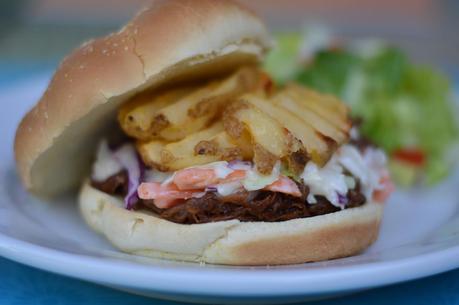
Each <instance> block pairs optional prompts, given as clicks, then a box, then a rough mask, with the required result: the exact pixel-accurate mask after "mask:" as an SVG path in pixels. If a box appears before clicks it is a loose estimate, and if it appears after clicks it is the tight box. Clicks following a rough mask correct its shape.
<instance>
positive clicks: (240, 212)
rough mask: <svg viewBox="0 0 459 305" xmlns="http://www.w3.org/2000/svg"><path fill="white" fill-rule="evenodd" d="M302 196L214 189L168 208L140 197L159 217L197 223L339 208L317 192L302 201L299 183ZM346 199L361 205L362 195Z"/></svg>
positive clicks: (309, 213) (293, 215) (298, 215)
mask: <svg viewBox="0 0 459 305" xmlns="http://www.w3.org/2000/svg"><path fill="white" fill-rule="evenodd" d="M300 189H302V193H303V196H302V197H300V198H299V197H293V196H290V195H287V194H283V193H276V192H269V191H258V192H246V191H243V192H239V193H236V194H233V195H230V196H227V197H219V196H218V195H217V194H216V193H207V194H206V195H204V196H203V197H201V198H191V199H188V200H187V201H185V202H184V203H183V204H179V205H177V206H175V207H172V208H169V209H158V208H157V207H156V206H155V205H154V204H153V201H152V200H145V201H142V205H143V207H146V208H147V209H151V210H153V211H154V212H156V213H157V214H158V215H159V216H160V217H161V218H164V219H167V220H169V221H172V222H175V223H181V224H197V223H207V222H215V221H222V220H230V219H238V220H240V221H267V222H276V221H285V220H290V219H295V218H305V217H313V216H318V215H324V214H329V213H333V212H337V211H340V210H341V209H340V208H338V207H336V206H334V205H332V204H331V203H330V202H329V201H328V200H327V199H326V198H325V197H322V196H317V197H316V199H317V203H314V204H309V203H308V202H307V201H306V197H307V194H308V192H309V190H308V188H307V186H305V185H303V184H301V188H300ZM347 197H348V200H349V203H348V204H347V205H346V208H353V207H358V206H361V205H363V204H364V203H365V201H366V200H365V196H364V195H363V194H362V193H360V191H359V190H358V189H355V190H351V191H349V192H348V194H347Z"/></svg>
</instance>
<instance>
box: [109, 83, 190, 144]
mask: <svg viewBox="0 0 459 305" xmlns="http://www.w3.org/2000/svg"><path fill="white" fill-rule="evenodd" d="M194 89H196V88H195V87H190V86H188V87H181V88H178V89H168V90H163V91H161V92H159V93H158V92H156V93H155V95H152V92H144V93H141V94H138V95H136V96H135V97H134V98H132V99H131V101H129V102H128V103H126V104H124V105H122V106H121V108H120V110H119V112H118V122H119V124H120V126H121V128H122V129H123V130H124V132H125V133H126V134H127V135H129V136H131V137H134V138H137V139H140V140H148V139H150V138H152V137H153V136H154V135H155V133H154V130H152V124H153V122H152V118H153V117H154V115H155V114H156V113H157V112H158V111H159V110H160V109H162V108H163V107H165V106H166V105H171V104H173V103H175V102H176V101H177V100H179V99H180V98H182V97H184V96H185V95H187V94H189V93H190V92H192V91H193V90H194ZM156 120H157V121H156V122H155V123H154V124H155V125H156V126H162V125H164V126H166V125H167V123H166V121H165V120H164V119H161V117H156Z"/></svg>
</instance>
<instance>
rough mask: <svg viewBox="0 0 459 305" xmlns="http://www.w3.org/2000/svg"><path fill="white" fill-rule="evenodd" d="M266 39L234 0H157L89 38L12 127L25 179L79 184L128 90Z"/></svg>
mask: <svg viewBox="0 0 459 305" xmlns="http://www.w3.org/2000/svg"><path fill="white" fill-rule="evenodd" d="M268 46H269V37H268V34H267V32H266V29H265V27H264V25H263V23H262V22H261V21H260V20H259V19H258V18H257V17H255V16H254V15H253V14H252V13H251V12H249V11H248V10H246V9H245V8H243V7H241V6H239V5H237V4H235V3H234V2H232V1H229V0H218V1H217V0H202V1H192V0H170V1H160V2H158V1H156V2H154V4H153V5H151V6H150V7H148V8H147V9H145V10H143V11H141V12H140V13H139V14H138V15H137V16H136V17H135V18H134V19H133V20H132V21H131V22H130V23H128V24H127V25H126V26H125V27H123V28H122V29H121V30H120V31H119V32H117V33H113V34H111V35H109V36H107V37H104V38H100V39H96V40H92V41H89V42H87V43H86V44H84V45H83V46H81V47H80V48H79V49H77V50H75V51H74V52H73V53H72V54H70V55H69V56H68V57H67V58H65V59H64V61H63V62H62V63H61V65H60V66H59V68H58V69H57V71H56V73H55V74H54V76H53V78H52V80H51V82H50V84H49V86H48V88H47V90H46V91H45V93H44V94H43V96H42V98H41V99H40V101H39V103H38V104H37V105H36V106H35V107H34V108H33V109H32V110H31V111H30V112H29V113H28V114H27V115H26V116H25V117H24V119H23V120H22V122H21V124H20V126H19V127H18V130H17V134H16V139H15V155H16V160H17V166H18V171H19V175H20V177H21V179H22V181H23V182H24V184H25V186H26V187H27V188H28V189H29V190H31V191H33V192H35V193H38V194H41V195H50V194H56V193H60V192H62V191H65V190H67V189H69V188H71V187H76V186H77V184H78V183H79V181H81V179H82V175H84V174H85V169H87V168H88V166H89V159H90V157H91V152H92V149H93V146H91V145H94V144H95V142H96V138H97V137H100V136H101V134H103V132H104V131H105V130H106V129H108V128H109V127H108V126H109V124H110V123H111V122H112V121H113V120H114V117H115V114H114V109H115V108H116V106H118V105H119V104H120V103H122V102H123V101H125V100H126V99H127V98H128V97H130V96H132V95H133V94H135V93H136V92H138V91H140V90H142V89H144V88H145V87H147V86H152V87H157V86H159V85H160V84H161V83H163V82H165V81H167V80H170V79H186V78H187V77H197V76H200V77H202V75H212V73H213V74H215V73H217V72H222V71H219V70H225V69H227V70H228V69H233V68H234V66H235V65H240V64H248V63H254V62H256V61H257V60H259V59H260V56H261V55H262V54H263V53H264V51H265V50H266V49H267V48H268ZM213 62H217V63H218V65H217V64H212V63H213ZM85 150H86V151H88V152H86V151H85ZM89 151H90V152H89ZM62 168H65V169H66V171H65V173H66V175H65V176H64V175H62Z"/></svg>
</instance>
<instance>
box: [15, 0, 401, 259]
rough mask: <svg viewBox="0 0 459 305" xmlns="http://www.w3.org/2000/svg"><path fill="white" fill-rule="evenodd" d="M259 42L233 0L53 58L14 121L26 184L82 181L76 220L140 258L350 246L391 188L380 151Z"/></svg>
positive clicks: (207, 0) (172, 6) (174, 8)
mask: <svg viewBox="0 0 459 305" xmlns="http://www.w3.org/2000/svg"><path fill="white" fill-rule="evenodd" d="M191 9H192V10H193V11H194V12H199V13H197V14H189V12H190V10H191ZM270 45H271V40H270V37H269V35H268V33H267V31H266V29H265V26H264V24H263V23H262V22H261V20H260V19H258V17H256V16H255V15H254V14H253V13H252V12H250V11H249V10H247V9H246V8H244V7H242V6H240V5H239V4H236V3H234V2H232V1H216V0H203V1H199V2H197V1H187V0H170V1H163V2H160V3H154V4H153V5H152V6H150V7H148V8H146V9H145V10H143V11H142V12H141V13H140V14H138V15H137V16H136V17H135V18H134V19H133V20H132V21H131V22H129V23H128V24H127V25H126V26H125V27H123V28H122V30H120V31H119V32H117V33H115V34H112V35H109V36H107V37H105V38H101V39H96V40H93V41H90V42H88V43H86V44H84V45H83V46H82V47H80V48H79V49H78V50H76V51H75V52H74V53H72V54H71V55H70V56H69V57H67V58H66V59H65V60H64V62H63V63H62V64H61V65H60V67H59V68H58V70H57V71H56V73H55V75H54V77H53V79H52V80H51V82H50V84H49V86H48V89H47V90H46V92H45V93H44V95H43V97H42V98H41V100H40V101H39V102H38V104H37V105H36V106H35V107H34V108H33V109H32V110H31V111H30V112H29V113H28V114H27V115H26V116H25V118H24V119H23V121H22V122H21V124H20V126H19V127H18V130H17V134H16V141H15V153H16V160H17V167H18V171H19V174H20V176H21V179H22V181H23V183H24V185H25V186H26V187H27V189H29V190H30V191H31V192H33V193H35V194H37V195H39V196H54V195H59V194H62V193H64V192H66V191H71V190H72V189H75V188H78V187H80V191H79V196H78V197H79V199H78V201H79V207H80V211H81V214H82V216H83V217H84V219H85V220H86V222H87V223H88V225H89V226H91V227H92V228H93V229H94V230H95V231H96V232H98V233H100V234H102V235H104V236H105V237H106V238H107V239H108V240H109V241H110V242H112V243H113V245H114V246H116V247H117V248H119V249H121V250H122V251H125V252H128V253H133V254H138V255H144V256H152V257H160V258H168V259H176V260H186V261H197V262H208V263H216V264H228V265H268V264H269V265H276V264H293V263H303V262H312V261H320V260H327V259H333V258H339V257H345V256H350V255H354V254H357V253H359V252H361V251H363V250H364V249H366V248H367V247H368V246H369V245H370V244H372V243H373V242H374V241H375V240H376V238H377V235H378V230H379V223H380V220H381V214H382V210H383V203H384V201H385V200H386V199H387V197H388V196H389V195H390V193H391V191H392V190H393V186H392V184H391V180H390V177H389V174H388V171H387V169H386V157H385V154H384V153H383V152H382V151H381V150H379V149H378V148H377V147H376V146H374V145H373V144H370V143H369V142H368V141H366V140H365V138H363V137H361V135H360V134H359V130H358V128H357V127H356V126H353V124H352V121H351V120H350V116H349V108H348V106H346V105H345V104H344V103H343V102H342V101H341V100H339V99H338V98H336V97H333V96H331V95H328V94H323V93H319V92H316V91H314V90H313V89H310V88H306V87H304V86H302V85H299V84H296V83H289V84H286V85H283V86H276V85H275V84H274V82H273V81H272V79H271V77H270V75H269V74H267V73H266V72H264V71H263V70H262V69H261V68H260V62H261V60H262V58H263V56H264V54H266V52H267V50H268V49H269V47H270ZM80 67H84V69H83V68H80Z"/></svg>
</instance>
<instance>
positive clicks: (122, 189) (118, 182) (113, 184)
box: [91, 170, 129, 196]
mask: <svg viewBox="0 0 459 305" xmlns="http://www.w3.org/2000/svg"><path fill="white" fill-rule="evenodd" d="M128 182H129V177H128V173H127V171H126V170H123V171H120V172H119V173H117V174H114V175H112V176H110V177H108V178H107V179H106V180H105V181H94V180H91V186H92V187H94V188H96V189H98V190H100V191H102V192H104V193H107V194H110V195H117V196H125V195H126V194H127V192H128Z"/></svg>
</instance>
